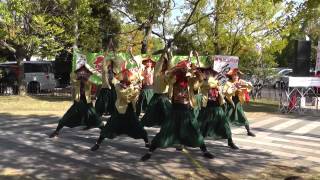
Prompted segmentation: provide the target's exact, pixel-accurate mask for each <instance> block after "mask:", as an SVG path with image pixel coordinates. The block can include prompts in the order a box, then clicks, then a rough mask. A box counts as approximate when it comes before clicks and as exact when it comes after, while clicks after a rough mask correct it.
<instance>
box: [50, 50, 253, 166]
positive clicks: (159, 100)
mask: <svg viewBox="0 0 320 180" xmlns="http://www.w3.org/2000/svg"><path fill="white" fill-rule="evenodd" d="M195 56H196V59H197V62H198V63H196V64H194V63H191V61H190V59H186V60H183V61H180V62H178V63H177V64H176V65H174V64H173V62H172V53H171V52H170V51H168V50H167V51H164V53H163V54H162V55H161V57H160V59H159V60H158V61H157V62H155V61H153V60H152V59H151V58H146V59H144V60H143V61H142V64H138V63H137V61H134V62H136V63H137V66H138V69H139V71H133V70H132V69H130V68H128V66H127V62H126V61H124V60H121V59H119V58H117V57H114V58H110V59H105V60H104V61H103V65H102V67H103V68H102V73H101V75H102V86H101V89H100V91H99V94H98V96H97V100H96V101H95V106H94V107H93V104H92V102H91V99H92V98H91V88H92V86H93V84H92V83H91V82H90V80H89V78H90V76H91V75H92V74H93V72H92V70H91V68H90V67H88V65H87V64H83V65H82V66H79V67H78V68H77V69H76V70H75V71H74V72H73V73H72V75H71V78H72V85H73V87H74V95H73V98H74V103H73V105H72V106H71V107H70V108H69V110H68V111H67V112H66V113H65V114H64V116H63V117H62V118H61V119H60V120H59V123H58V126H57V128H56V130H55V131H54V132H53V133H52V134H50V136H49V137H50V138H52V137H56V136H58V135H59V132H60V130H61V129H62V128H63V127H65V126H66V127H69V128H73V127H77V126H85V129H90V128H100V129H101V131H100V136H99V138H98V140H97V141H96V143H95V144H94V146H93V147H92V148H91V151H96V150H98V149H99V147H100V145H101V143H102V142H103V140H104V139H105V138H108V139H113V138H115V137H117V136H119V135H122V134H125V135H128V136H129V137H131V138H134V139H143V140H144V142H145V147H147V148H149V150H148V152H147V153H146V154H145V155H144V156H143V157H142V158H141V160H142V161H146V160H148V159H150V158H151V155H152V153H153V152H154V151H155V150H156V149H157V148H166V147H175V148H176V149H177V150H178V151H182V150H183V148H184V147H185V146H187V147H194V148H196V147H199V148H200V150H201V151H202V152H203V156H204V157H206V158H209V159H212V158H214V156H213V155H212V154H211V153H210V152H209V151H208V150H207V147H206V143H205V139H206V138H209V137H210V138H215V139H227V140H228V146H229V147H230V148H232V149H239V148H238V147H237V146H236V145H235V143H234V142H233V140H232V133H231V128H230V124H234V125H237V126H245V128H246V130H247V135H248V136H255V135H254V134H253V133H252V132H251V131H250V128H249V122H248V120H247V118H246V116H245V114H244V111H243V109H242V104H243V102H244V101H245V97H244V92H245V91H250V89H251V88H252V85H251V84H250V83H249V82H246V81H244V80H242V79H240V76H241V74H242V72H241V71H240V70H239V69H231V70H230V71H229V72H228V73H227V74H226V76H227V77H228V78H229V81H228V82H227V83H225V84H223V85H222V84H220V82H219V80H218V78H217V75H218V74H219V73H217V72H216V71H214V70H213V68H212V64H208V65H206V66H201V65H200V63H199V59H198V53H196V52H195ZM132 58H134V57H133V56H132ZM133 60H134V59H133ZM141 112H144V114H143V115H142V117H141V118H140V115H141ZM104 114H110V118H109V119H108V120H107V122H103V121H102V120H101V116H102V115H104ZM144 127H160V131H159V132H158V133H157V134H156V135H155V137H154V138H153V139H152V141H151V142H150V141H149V140H148V134H147V131H146V130H145V128H144Z"/></svg>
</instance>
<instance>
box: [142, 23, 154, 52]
mask: <svg viewBox="0 0 320 180" xmlns="http://www.w3.org/2000/svg"><path fill="white" fill-rule="evenodd" d="M151 32H152V24H149V25H147V26H146V27H145V28H144V37H143V40H142V45H141V54H147V53H148V45H149V38H150V35H151Z"/></svg>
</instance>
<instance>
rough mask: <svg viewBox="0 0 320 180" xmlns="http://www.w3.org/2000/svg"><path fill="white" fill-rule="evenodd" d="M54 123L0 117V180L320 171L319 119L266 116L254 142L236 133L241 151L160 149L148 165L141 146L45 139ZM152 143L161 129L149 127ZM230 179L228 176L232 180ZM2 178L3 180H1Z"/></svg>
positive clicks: (81, 134)
mask: <svg viewBox="0 0 320 180" xmlns="http://www.w3.org/2000/svg"><path fill="white" fill-rule="evenodd" d="M57 120H58V117H55V116H24V117H20V116H11V115H8V114H0V144H1V146H0V152H1V154H0V169H1V170H0V175H3V174H10V173H12V174H18V175H21V174H22V175H25V176H27V177H29V178H30V179H60V180H62V179H90V178H99V177H100V178H110V177H115V178H117V179H142V178H153V179H155V178H156V179H158V178H177V177H178V178H182V179H185V178H188V177H192V178H195V179H196V178H204V177H206V178H217V177H218V178H220V179H228V178H230V177H231V179H232V177H235V176H234V175H237V174H238V175H239V177H240V175H241V177H250V174H255V173H257V172H259V171H262V170H263V169H264V168H265V167H266V166H267V165H268V164H270V163H276V164H283V165H289V166H294V167H297V166H301V167H312V168H313V169H315V170H317V171H319V172H320V118H319V117H294V116H292V117H290V116H289V117H288V116H282V115H281V116H280V115H279V116H265V117H263V118H259V119H255V117H253V118H251V127H252V129H253V131H254V132H255V133H256V135H257V137H255V138H253V137H248V136H246V133H245V129H244V128H235V127H234V128H233V129H232V130H233V138H234V141H235V143H236V144H237V145H238V146H239V147H240V148H241V149H240V150H236V151H235V150H231V149H229V148H228V147H226V141H213V140H210V139H209V140H206V142H207V144H208V149H209V150H210V151H211V152H212V153H214V154H215V155H216V158H215V159H213V160H209V161H208V160H207V159H204V158H203V157H202V156H201V153H200V150H198V149H189V148H188V149H187V150H186V151H184V152H176V151H175V149H173V148H168V149H161V150H157V151H156V152H155V153H154V155H153V157H152V158H151V159H150V160H149V161H148V162H140V161H139V159H140V157H141V156H142V155H143V154H144V153H145V152H147V149H146V148H144V143H143V141H142V140H134V139H130V138H127V137H126V136H121V137H118V138H116V139H114V140H106V141H105V142H104V143H103V145H102V146H101V148H100V149H99V150H98V151H97V152H90V150H89V148H90V147H91V146H92V145H93V144H94V143H95V140H96V139H97V137H98V135H99V130H98V129H91V130H89V131H83V130H81V129H80V128H74V129H69V128H65V129H63V131H62V132H61V135H60V138H55V139H49V138H47V137H48V134H50V133H51V132H52V130H54V128H55V127H56V125H57ZM147 130H148V133H149V139H152V137H153V136H154V135H155V133H156V132H157V131H158V130H159V129H157V128H148V129H147ZM232 175H233V176H232ZM0 177H1V176H0Z"/></svg>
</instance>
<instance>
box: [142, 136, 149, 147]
mask: <svg viewBox="0 0 320 180" xmlns="http://www.w3.org/2000/svg"><path fill="white" fill-rule="evenodd" d="M143 140H144V144H145V147H146V148H150V143H149V140H148V137H145V138H144V139H143Z"/></svg>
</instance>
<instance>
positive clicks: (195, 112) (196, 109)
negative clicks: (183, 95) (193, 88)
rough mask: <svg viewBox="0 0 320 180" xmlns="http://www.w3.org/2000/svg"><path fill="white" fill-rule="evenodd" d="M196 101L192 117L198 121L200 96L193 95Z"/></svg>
mask: <svg viewBox="0 0 320 180" xmlns="http://www.w3.org/2000/svg"><path fill="white" fill-rule="evenodd" d="M195 98H196V101H197V106H196V107H194V108H193V115H194V118H195V119H198V116H199V113H200V110H201V104H202V95H201V94H197V95H195Z"/></svg>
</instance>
